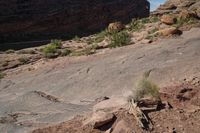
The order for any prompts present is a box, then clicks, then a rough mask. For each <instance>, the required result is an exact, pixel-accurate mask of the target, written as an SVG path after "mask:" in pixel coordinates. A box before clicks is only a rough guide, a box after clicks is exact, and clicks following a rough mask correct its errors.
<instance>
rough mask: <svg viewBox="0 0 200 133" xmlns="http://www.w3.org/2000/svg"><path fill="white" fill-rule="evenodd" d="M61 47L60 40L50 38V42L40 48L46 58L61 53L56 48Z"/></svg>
mask: <svg viewBox="0 0 200 133" xmlns="http://www.w3.org/2000/svg"><path fill="white" fill-rule="evenodd" d="M61 47H62V41H61V40H52V41H51V43H50V44H48V45H47V46H45V47H44V48H43V49H42V52H43V53H44V55H45V57H46V58H55V57H57V56H58V55H59V54H60V53H61V52H60V50H58V49H59V48H61Z"/></svg>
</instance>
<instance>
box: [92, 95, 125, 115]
mask: <svg viewBox="0 0 200 133" xmlns="http://www.w3.org/2000/svg"><path fill="white" fill-rule="evenodd" d="M126 104H127V99H126V98H123V97H121V98H120V97H116V98H110V99H108V100H105V101H102V102H100V103H98V104H96V105H95V106H94V107H93V111H94V112H96V111H98V110H109V109H112V108H121V107H124V108H125V106H126Z"/></svg>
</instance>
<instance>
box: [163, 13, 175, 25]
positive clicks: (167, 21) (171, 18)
mask: <svg viewBox="0 0 200 133" xmlns="http://www.w3.org/2000/svg"><path fill="white" fill-rule="evenodd" d="M160 21H161V22H162V23H165V24H168V25H172V24H174V23H176V18H175V17H174V16H172V15H163V16H162V17H161V19H160Z"/></svg>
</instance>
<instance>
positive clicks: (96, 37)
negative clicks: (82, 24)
mask: <svg viewBox="0 0 200 133" xmlns="http://www.w3.org/2000/svg"><path fill="white" fill-rule="evenodd" d="M108 35H109V32H108V31H107V29H106V30H103V31H101V32H99V33H97V34H95V35H94V37H92V38H90V39H88V40H87V43H88V44H94V43H100V42H102V41H103V40H104V39H105V37H107V36H108Z"/></svg>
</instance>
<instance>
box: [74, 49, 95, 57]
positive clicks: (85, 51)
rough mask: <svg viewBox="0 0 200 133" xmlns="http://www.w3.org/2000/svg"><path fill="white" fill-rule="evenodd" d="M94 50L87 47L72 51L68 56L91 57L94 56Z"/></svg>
mask: <svg viewBox="0 0 200 133" xmlns="http://www.w3.org/2000/svg"><path fill="white" fill-rule="evenodd" d="M95 52H96V50H95V49H94V48H93V47H87V48H85V49H83V50H80V51H74V52H72V53H71V54H70V55H71V56H82V55H91V54H94V53H95Z"/></svg>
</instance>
